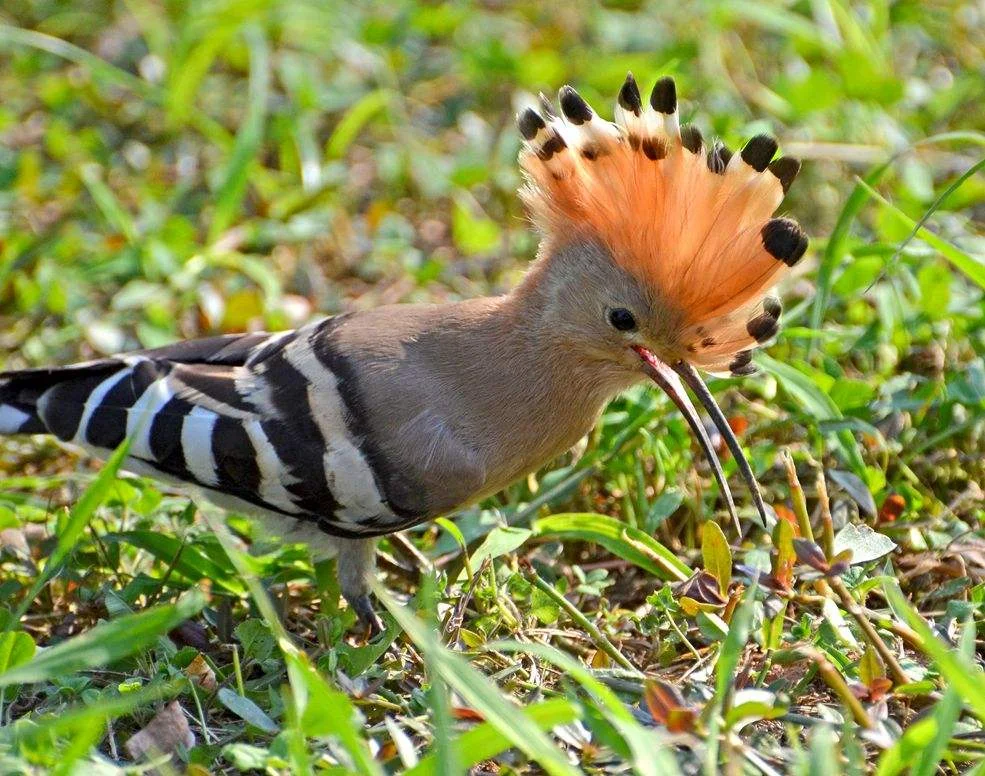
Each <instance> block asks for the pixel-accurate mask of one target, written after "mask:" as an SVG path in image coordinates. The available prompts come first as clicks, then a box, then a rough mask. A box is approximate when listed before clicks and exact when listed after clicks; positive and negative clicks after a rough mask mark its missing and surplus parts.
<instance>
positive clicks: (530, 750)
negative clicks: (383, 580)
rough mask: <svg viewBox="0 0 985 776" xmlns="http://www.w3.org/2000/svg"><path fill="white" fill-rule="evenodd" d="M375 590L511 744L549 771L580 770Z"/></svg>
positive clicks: (521, 713)
mask: <svg viewBox="0 0 985 776" xmlns="http://www.w3.org/2000/svg"><path fill="white" fill-rule="evenodd" d="M373 592H374V593H375V594H376V596H377V598H378V599H379V600H380V601H381V602H382V603H383V605H384V606H385V607H386V608H387V610H388V611H389V612H390V614H392V615H393V617H394V619H395V620H396V621H397V623H398V624H399V625H400V627H401V628H403V629H404V631H406V633H407V635H408V636H409V637H410V638H411V640H412V641H413V642H414V643H415V644H416V645H417V647H418V648H419V649H420V650H421V652H422V653H424V654H425V655H428V656H429V657H428V659H429V660H430V661H432V663H433V666H434V670H435V672H436V673H437V674H438V675H440V676H441V678H442V679H444V681H445V682H446V683H447V684H448V685H449V686H450V687H451V688H452V689H454V690H455V691H456V692H457V693H458V694H459V695H461V696H462V697H463V698H464V699H465V700H466V701H467V702H468V703H470V704H472V706H474V707H475V709H476V710H477V711H479V712H480V713H481V714H482V715H483V716H484V717H485V719H486V721H487V722H489V724H491V725H492V726H493V727H495V728H496V729H497V730H498V731H499V732H500V733H501V734H502V735H503V736H505V737H506V738H507V739H509V741H510V742H511V745H512V746H515V747H516V748H517V749H519V750H520V751H521V752H523V753H524V754H526V755H527V756H528V757H529V758H530V759H532V760H535V761H536V762H538V763H540V765H541V766H542V767H543V768H544V770H545V771H547V772H548V773H551V774H568V775H569V776H575V775H576V774H577V773H578V772H579V771H578V770H577V769H576V768H573V767H572V766H571V765H570V764H569V763H568V761H567V759H566V758H565V756H564V755H563V754H562V753H561V751H560V750H559V749H558V748H557V747H555V746H554V745H553V744H552V743H551V740H550V739H549V738H548V737H547V736H546V735H544V733H543V731H541V730H540V728H538V727H537V726H536V725H535V724H534V723H533V722H532V721H531V719H530V718H529V717H528V716H527V714H526V712H525V711H524V710H523V709H520V708H518V707H517V706H515V705H514V704H512V703H511V702H510V701H508V700H507V699H506V698H505V697H504V696H503V695H502V694H501V693H500V690H499V688H497V687H496V686H495V685H494V684H492V683H491V682H490V681H489V680H488V679H486V678H485V677H484V676H483V675H482V674H480V673H479V672H478V671H476V670H475V669H474V668H473V667H472V665H471V664H470V663H469V662H468V661H467V660H465V659H464V658H463V657H462V656H461V655H456V654H455V653H453V652H450V651H449V650H447V649H446V648H445V647H444V646H443V645H442V644H441V642H440V641H439V640H438V637H437V636H436V635H435V633H434V632H433V631H432V630H431V629H430V628H429V627H428V626H427V625H426V624H425V623H424V622H423V621H421V620H420V619H418V617H417V616H416V615H414V614H413V613H412V612H411V611H410V610H409V609H407V608H406V607H404V606H402V605H401V604H399V603H398V602H397V601H395V600H394V599H393V597H392V596H391V595H390V594H389V593H388V592H387V591H386V590H385V589H384V588H383V587H382V586H380V585H379V584H376V585H375V586H374V591H373Z"/></svg>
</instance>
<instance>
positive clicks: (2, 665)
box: [0, 631, 36, 701]
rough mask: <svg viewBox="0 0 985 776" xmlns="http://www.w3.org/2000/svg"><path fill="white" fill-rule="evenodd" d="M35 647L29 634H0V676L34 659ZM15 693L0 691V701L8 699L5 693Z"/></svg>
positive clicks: (12, 632)
mask: <svg viewBox="0 0 985 776" xmlns="http://www.w3.org/2000/svg"><path fill="white" fill-rule="evenodd" d="M35 649H36V646H35V644H34V639H32V638H31V636H30V634H28V633H24V631H7V632H6V633H0V676H2V675H3V674H4V672H6V671H9V670H10V669H12V668H16V667H17V666H19V665H23V664H24V663H26V662H28V661H29V660H30V659H31V658H32V657H34V651H35ZM11 692H15V691H14V690H9V691H8V690H7V689H6V688H4V689H2V690H0V701H3V700H5V699H9V697H10V696H9V695H5V693H11Z"/></svg>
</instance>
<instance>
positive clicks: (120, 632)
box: [0, 590, 205, 687]
mask: <svg viewBox="0 0 985 776" xmlns="http://www.w3.org/2000/svg"><path fill="white" fill-rule="evenodd" d="M204 606H205V595H204V594H203V593H202V592H201V591H199V590H192V591H189V592H188V593H186V594H185V595H183V596H182V597H181V598H179V599H178V600H177V601H176V602H175V603H173V604H167V605H164V606H156V607H154V608H153V609H148V610H146V611H143V612H138V613H137V614H128V615H125V616H123V617H118V618H117V619H115V620H110V621H109V622H104V623H102V624H100V625H97V626H96V627H95V628H93V629H92V630H89V631H86V632H85V633H83V634H82V635H81V636H76V637H75V638H73V639H68V640H67V641H63V642H61V643H60V644H57V645H55V646H54V647H50V648H48V649H46V650H44V651H43V652H41V653H39V654H38V655H37V656H35V658H34V659H33V660H31V661H30V662H29V663H24V664H22V665H19V666H16V667H14V668H12V669H10V670H9V671H6V672H4V673H3V674H0V687H7V686H9V685H12V684H25V683H30V682H44V681H47V680H49V679H53V678H55V677H60V676H67V675H69V674H71V673H73V672H75V671H82V670H85V669H90V668H98V667H100V666H105V665H108V664H110V663H113V662H115V661H117V660H120V659H121V658H124V657H127V656H128V655H132V654H133V653H134V652H138V651H140V650H141V649H143V648H144V647H146V646H148V645H150V644H152V643H154V641H156V640H157V638H158V637H159V636H163V635H165V634H167V632H168V631H170V630H171V629H172V628H174V627H176V626H177V625H180V624H181V623H183V622H184V621H185V620H187V619H189V618H191V617H194V616H195V615H196V614H198V612H199V611H201V610H202V607H204Z"/></svg>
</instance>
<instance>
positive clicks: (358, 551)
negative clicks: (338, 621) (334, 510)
mask: <svg viewBox="0 0 985 776" xmlns="http://www.w3.org/2000/svg"><path fill="white" fill-rule="evenodd" d="M375 570H376V540H375V539H340V540H339V554H338V573H339V587H340V588H341V590H342V595H343V596H345V600H346V601H347V602H348V603H349V606H351V607H352V609H353V611H354V612H355V613H356V615H357V616H358V617H359V622H361V623H362V624H363V625H364V626H365V627H368V628H369V637H370V638H371V639H372V638H376V637H377V636H378V635H379V634H381V633H382V632H383V630H384V628H383V622H382V620H380V618H379V616H378V615H377V614H376V612H375V611H374V609H373V601H372V599H371V598H370V597H369V580H370V575H371V574H373V572H374V571H375Z"/></svg>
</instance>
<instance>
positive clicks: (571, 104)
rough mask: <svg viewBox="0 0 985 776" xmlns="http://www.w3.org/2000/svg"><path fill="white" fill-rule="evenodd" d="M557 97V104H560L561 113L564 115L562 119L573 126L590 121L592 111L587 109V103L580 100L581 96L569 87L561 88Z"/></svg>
mask: <svg viewBox="0 0 985 776" xmlns="http://www.w3.org/2000/svg"><path fill="white" fill-rule="evenodd" d="M557 97H558V102H560V103H561V112H562V113H564V117H565V118H566V119H567V120H568V121H570V122H571V123H572V124H574V125H575V126H578V125H580V124H584V123H585V122H586V121H591V120H592V109H591V108H589V107H588V103H587V102H585V100H584V99H582V96H581V95H580V94H578V92H576V91H575V90H574V89H572V88H571V87H570V86H562V87H561V90H560V91H559V92H558V93H557Z"/></svg>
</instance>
